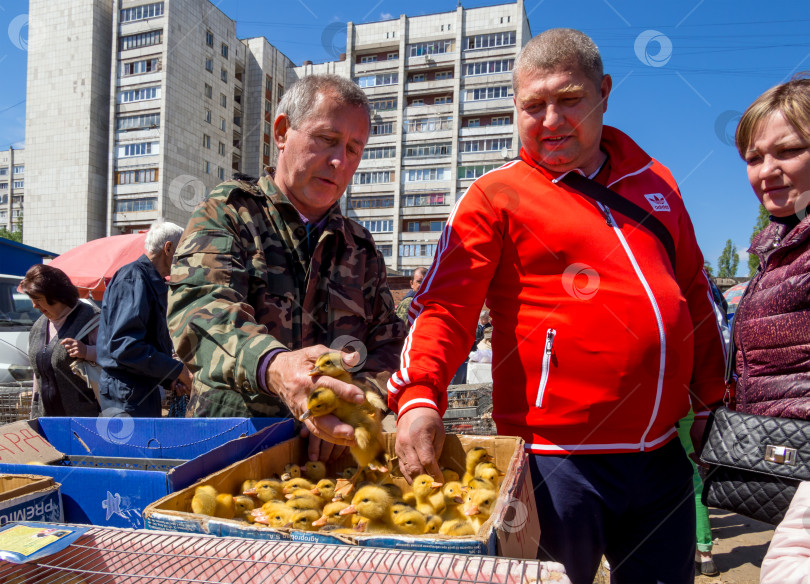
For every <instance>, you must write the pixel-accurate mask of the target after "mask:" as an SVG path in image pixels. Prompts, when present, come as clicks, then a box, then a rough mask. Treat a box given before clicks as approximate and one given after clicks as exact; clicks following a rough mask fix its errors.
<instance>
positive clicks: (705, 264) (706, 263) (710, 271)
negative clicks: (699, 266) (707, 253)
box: [703, 260, 714, 278]
mask: <svg viewBox="0 0 810 584" xmlns="http://www.w3.org/2000/svg"><path fill="white" fill-rule="evenodd" d="M703 269H704V270H706V273H707V274H709V277H710V278H714V269H713V268H712V263H711V262H710V261H709V260H705V261H704V262H703Z"/></svg>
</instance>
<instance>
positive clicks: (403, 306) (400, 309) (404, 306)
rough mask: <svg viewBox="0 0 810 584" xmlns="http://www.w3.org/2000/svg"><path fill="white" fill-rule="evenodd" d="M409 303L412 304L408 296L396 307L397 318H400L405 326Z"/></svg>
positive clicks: (411, 297) (411, 298) (411, 299)
mask: <svg viewBox="0 0 810 584" xmlns="http://www.w3.org/2000/svg"><path fill="white" fill-rule="evenodd" d="M411 302H413V296H408V297H407V298H403V299H402V300H401V301H400V303H399V304H398V305H397V310H396V312H397V316H398V317H399V318H401V319H402V322H404V323H405V324H408V310H409V309H410V307H411Z"/></svg>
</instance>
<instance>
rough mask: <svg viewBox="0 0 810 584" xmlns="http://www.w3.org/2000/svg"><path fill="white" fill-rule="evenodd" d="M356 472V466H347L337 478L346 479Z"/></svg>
mask: <svg viewBox="0 0 810 584" xmlns="http://www.w3.org/2000/svg"><path fill="white" fill-rule="evenodd" d="M356 474H357V467H356V466H347V467H346V468H344V469H343V470H342V471H341V472H340V474H339V475H338V476H339V478H343V479H346V480H347V481H348V480H350V479H351V478H352V477H353V476H354V475H356Z"/></svg>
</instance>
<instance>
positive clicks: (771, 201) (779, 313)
mask: <svg viewBox="0 0 810 584" xmlns="http://www.w3.org/2000/svg"><path fill="white" fill-rule="evenodd" d="M736 141H737V149H738V150H739V152H740V155H741V156H742V157H743V159H744V160H745V163H746V165H747V169H748V180H749V181H750V182H751V186H752V187H753V189H754V193H755V194H756V196H757V198H758V199H759V200H760V201H761V202H762V204H763V205H764V206H765V208H766V209H767V210H768V212H769V213H770V215H771V217H770V219H771V223H770V225H768V226H767V227H766V228H765V229H763V230H762V231H761V232H760V233H759V234H758V235H757V236H756V237H755V238H754V239H753V241H752V242H751V247H750V248H749V249H748V252H749V253H754V254H756V255H757V256H758V257H759V260H760V267H759V270H758V271H757V274H756V276H755V277H754V279H753V280H752V281H751V283H750V285H749V286H748V289H747V290H746V292H745V295H744V296H743V299H742V301H741V302H740V305H739V307H738V309H737V313H736V315H735V317H734V341H735V344H736V373H737V375H738V379H737V387H736V400H737V410H739V411H741V412H746V413H751V414H759V415H764V416H774V417H782V418H799V419H804V420H808V419H810V361H809V360H808V357H810V294H808V290H810V245H808V242H809V241H810V218H809V217H808V216H807V215H808V205H810V77H808V76H807V75H806V74H804V75H799V76H797V77H796V78H794V79H793V80H792V81H789V82H788V83H783V84H782V85H778V86H776V87H773V88H771V89H769V90H768V91H766V92H765V93H763V94H762V95H761V96H760V97H758V98H757V100H756V101H755V102H754V103H753V104H751V106H749V108H748V109H747V110H746V111H745V113H744V114H743V116H742V118H741V119H740V124H739V126H738V127H737V135H736Z"/></svg>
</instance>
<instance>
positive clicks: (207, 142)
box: [203, 134, 211, 150]
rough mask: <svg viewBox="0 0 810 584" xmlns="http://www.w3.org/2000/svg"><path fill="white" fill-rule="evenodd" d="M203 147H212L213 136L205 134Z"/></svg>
mask: <svg viewBox="0 0 810 584" xmlns="http://www.w3.org/2000/svg"><path fill="white" fill-rule="evenodd" d="M203 148H208V149H209V150H210V149H211V136H209V135H208V134H203Z"/></svg>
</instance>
